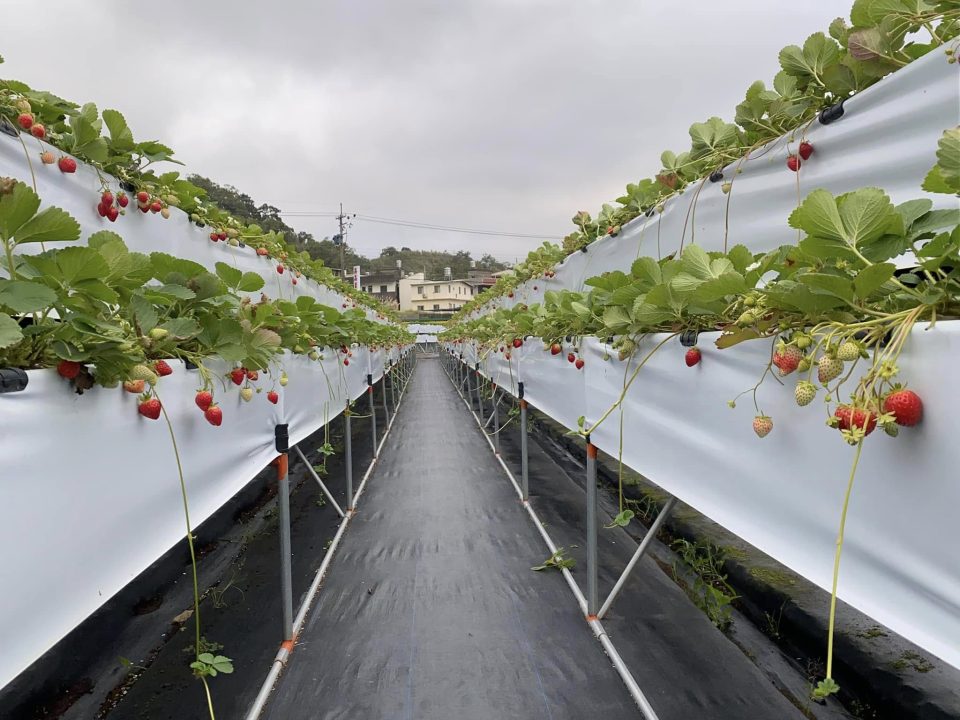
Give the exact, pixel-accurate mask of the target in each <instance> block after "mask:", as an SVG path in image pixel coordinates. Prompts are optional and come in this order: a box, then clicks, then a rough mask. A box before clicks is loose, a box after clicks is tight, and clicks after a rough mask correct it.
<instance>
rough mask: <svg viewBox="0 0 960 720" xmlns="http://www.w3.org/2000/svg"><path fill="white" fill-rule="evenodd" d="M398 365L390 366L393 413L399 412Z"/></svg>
mask: <svg viewBox="0 0 960 720" xmlns="http://www.w3.org/2000/svg"><path fill="white" fill-rule="evenodd" d="M396 372H397V371H396V367H395V366H391V367H390V402H391V403H393V414H394V416H396V414H397V376H396Z"/></svg>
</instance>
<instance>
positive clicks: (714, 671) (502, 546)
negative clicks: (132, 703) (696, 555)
mask: <svg viewBox="0 0 960 720" xmlns="http://www.w3.org/2000/svg"><path fill="white" fill-rule="evenodd" d="M513 427H514V428H515V425H514V426H513ZM506 432H507V433H509V432H513V433H514V434H515V433H516V431H515V429H514V430H512V431H511V430H507V431H506ZM505 435H506V433H505ZM511 445H512V443H507V446H506V447H505V448H504V450H505V452H507V453H509V452H510V450H511ZM581 485H582V483H581ZM531 487H532V488H535V489H536V496H535V497H534V504H535V506H536V507H537V508H538V511H539V512H541V513H543V520H544V522H545V524H546V525H547V529H548V531H549V532H550V533H551V534H552V535H553V536H554V538H555V540H556V541H557V542H558V543H559V544H565V545H567V546H568V547H571V546H576V545H580V546H581V547H572V553H573V554H574V555H575V556H578V555H579V554H580V553H581V552H582V546H583V545H584V544H585V542H584V535H583V528H582V523H583V520H584V517H583V515H584V494H583V490H582V487H581V486H580V485H578V483H577V482H576V480H575V479H574V478H573V477H572V475H571V474H570V472H569V471H568V470H564V468H563V467H562V463H561V464H558V463H557V462H556V461H555V460H553V459H552V458H551V457H550V455H549V454H548V453H546V452H544V451H543V450H542V449H541V448H539V447H537V446H536V444H535V443H531ZM603 532H604V533H605V535H604V537H603V538H602V541H601V558H602V566H601V588H602V590H605V589H606V588H608V587H609V586H610V585H611V584H612V581H613V579H615V577H616V574H617V573H618V572H619V570H620V569H621V568H622V567H623V565H624V564H625V562H626V559H628V558H629V556H630V554H631V553H632V551H633V549H634V548H635V547H636V544H635V543H634V542H633V541H632V539H630V538H629V536H627V535H626V533H623V532H618V533H617V534H615V535H611V531H603ZM547 554H548V553H547V551H546V548H545V546H544V544H543V541H542V539H541V538H540V537H539V533H538V532H537V530H536V528H535V527H533V525H532V523H531V521H530V519H529V516H528V515H527V514H526V512H525V511H524V510H523V508H522V506H521V505H520V503H519V500H518V498H517V495H516V493H515V492H514V490H513V488H512V486H511V485H510V483H509V481H508V480H507V478H506V476H505V475H504V473H503V470H502V468H501V467H500V466H499V464H498V463H497V461H496V459H495V457H494V456H493V453H492V452H491V451H490V448H489V446H488V445H487V444H486V442H485V441H484V439H483V437H482V435H481V433H480V430H479V429H478V428H477V426H476V424H475V423H474V421H473V419H472V418H471V416H470V414H469V412H468V410H467V408H466V406H465V405H464V403H463V402H462V400H461V399H460V398H459V397H458V396H457V394H456V392H455V391H454V389H453V387H452V386H451V384H450V383H449V381H448V380H447V378H446V376H445V375H444V374H443V371H442V369H441V367H440V365H439V362H438V361H435V360H421V361H420V363H419V365H418V368H417V371H416V373H415V375H414V377H413V380H412V381H411V385H410V387H409V388H408V394H407V395H406V396H405V398H404V403H403V406H402V407H401V410H400V413H399V416H398V418H397V422H396V424H395V426H394V428H393V430H392V431H391V434H390V437H389V438H388V440H387V443H386V445H385V446H384V449H383V453H382V456H381V460H380V462H379V464H378V466H377V467H376V468H375V470H374V473H373V475H372V476H371V478H370V481H369V484H368V487H367V490H366V492H365V494H364V496H363V498H362V501H361V502H360V513H359V514H358V516H357V517H356V518H355V520H354V521H353V522H351V525H350V527H349V529H348V531H347V533H346V535H345V537H344V541H343V544H342V545H341V548H340V550H339V551H338V553H337V556H336V558H335V560H334V562H333V564H332V568H331V570H330V573H329V575H328V577H327V579H326V580H325V582H324V587H323V589H322V590H321V593H320V596H319V597H318V599H317V601H316V603H315V605H314V607H313V608H312V610H311V612H310V615H309V617H308V621H307V624H306V627H305V629H304V632H303V633H302V635H301V638H300V643H299V645H298V647H297V649H296V651H295V652H294V654H293V657H292V658H291V661H290V663H289V665H288V667H287V669H286V670H285V672H284V674H283V676H282V677H281V679H280V680H279V682H278V684H277V687H276V688H275V690H274V694H273V696H272V699H271V702H270V704H269V706H268V710H267V712H266V713H265V716H266V717H268V718H269V719H270V720H301V719H305V718H323V719H325V720H333V719H338V720H339V719H347V718H349V719H351V720H354V719H361V718H362V719H364V720H380V719H383V720H386V719H390V720H393V719H396V720H453V719H457V720H512V719H514V718H516V719H518V720H520V719H528V718H529V719H533V718H548V719H550V720H560V719H569V720H588V719H592V718H603V719H604V720H616V719H617V718H639V717H641V715H640V712H639V710H638V709H637V708H636V706H635V705H634V703H633V702H632V699H631V698H630V696H629V694H628V693H627V691H626V689H625V687H624V685H623V684H622V682H621V680H620V678H619V676H618V675H617V674H616V672H615V671H614V669H613V668H612V666H611V663H610V661H609V659H608V658H607V657H606V655H605V654H604V652H603V650H602V648H601V646H600V644H599V642H598V641H597V640H596V639H595V638H594V636H593V634H592V633H591V631H590V629H589V627H588V626H587V624H586V623H585V621H584V619H583V617H582V615H581V614H580V611H579V608H578V606H577V604H576V602H575V600H574V599H573V596H572V594H571V593H570V591H569V589H568V588H567V587H566V583H565V582H564V580H563V578H562V577H561V575H560V574H559V573H558V572H556V571H549V572H542V573H537V572H532V571H531V567H532V566H533V565H537V564H539V563H540V562H542V561H543V560H544V558H545V557H546V555H547ZM638 571H639V572H638V573H637V575H636V576H635V577H634V578H633V580H632V581H631V582H630V583H629V585H628V587H627V588H626V589H625V590H624V593H623V594H622V595H621V597H620V599H619V600H618V603H617V606H616V612H615V613H613V614H612V615H611V617H610V622H609V624H608V627H607V629H608V631H609V632H610V634H611V637H612V639H613V640H614V642H615V644H616V645H617V646H618V649H619V650H620V652H621V654H622V655H623V656H624V657H625V659H626V660H627V663H628V665H629V666H630V667H631V669H632V671H633V673H634V676H635V677H636V678H637V680H638V681H639V683H640V686H641V687H642V688H643V690H644V692H645V693H646V694H647V696H648V698H650V700H651V702H652V703H653V705H654V708H655V709H656V710H657V712H658V713H659V714H660V718H661V720H713V719H716V720H741V719H742V720H767V719H770V720H800V719H801V718H802V715H801V714H800V712H799V711H798V710H797V709H796V708H794V707H793V706H792V705H791V704H790V703H789V702H788V701H787V700H786V699H785V698H784V697H783V696H782V695H780V694H779V693H778V692H777V691H776V690H775V689H774V688H773V687H772V686H771V685H770V684H769V683H768V682H767V681H766V680H765V679H764V678H763V676H762V675H761V674H760V672H759V671H758V670H757V669H756V667H755V666H753V664H752V663H750V661H749V660H748V659H747V658H746V657H745V656H744V655H743V654H742V653H741V652H740V651H739V650H738V649H737V648H736V647H735V646H734V645H733V644H732V643H730V642H729V641H728V640H727V639H726V638H725V637H724V636H723V635H722V634H721V633H720V632H719V631H718V630H717V629H716V628H714V626H713V625H712V624H711V623H710V621H709V620H708V619H707V618H706V617H705V616H704V615H703V614H702V613H701V612H700V611H699V610H698V609H697V608H695V607H694V606H693V605H692V604H691V603H690V601H689V599H688V598H687V597H686V596H685V595H684V593H683V592H682V591H681V590H680V589H679V588H678V587H677V586H676V585H675V584H673V583H672V582H671V581H670V579H669V578H667V577H666V576H665V575H664V574H663V572H662V571H660V570H659V569H658V568H657V567H656V566H654V565H653V564H652V561H647V562H645V563H644V564H642V567H640V568H638ZM574 574H575V576H581V575H582V574H583V560H582V558H580V559H579V563H578V569H577V570H576V571H575V573H574ZM579 580H580V583H581V586H582V585H583V584H584V582H583V579H582V577H581V578H579Z"/></svg>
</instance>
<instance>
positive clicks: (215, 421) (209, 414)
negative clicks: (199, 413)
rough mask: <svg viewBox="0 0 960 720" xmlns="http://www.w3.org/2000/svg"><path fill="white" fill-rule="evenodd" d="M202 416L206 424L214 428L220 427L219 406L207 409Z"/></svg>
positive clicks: (221, 420) (221, 412) (221, 416)
mask: <svg viewBox="0 0 960 720" xmlns="http://www.w3.org/2000/svg"><path fill="white" fill-rule="evenodd" d="M203 416H204V417H205V418H206V419H207V422H208V423H210V424H211V425H213V426H214V427H220V423H222V422H223V410H221V409H220V406H219V405H211V406H210V407H208V408H207V409H206V410H204V411H203Z"/></svg>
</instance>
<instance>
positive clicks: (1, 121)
mask: <svg viewBox="0 0 960 720" xmlns="http://www.w3.org/2000/svg"><path fill="white" fill-rule="evenodd" d="M0 132H2V133H3V134H4V135H9V136H10V137H17V136H18V135H19V134H20V133H18V132H17V128H16V127H15V126H14V125H13V123H11V122H10V121H9V120H7V119H6V118H5V117H0Z"/></svg>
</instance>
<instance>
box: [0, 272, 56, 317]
mask: <svg viewBox="0 0 960 720" xmlns="http://www.w3.org/2000/svg"><path fill="white" fill-rule="evenodd" d="M56 301H57V294H56V293H55V292H54V291H53V290H51V289H50V288H49V287H47V286H46V285H43V284H41V283H37V282H29V281H24V280H12V281H10V280H2V279H0V305H2V306H4V307H8V308H10V309H11V310H13V311H14V312H16V313H29V312H36V311H38V310H44V309H46V308H48V307H50V306H51V305H53V304H54V303H55V302H56Z"/></svg>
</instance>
